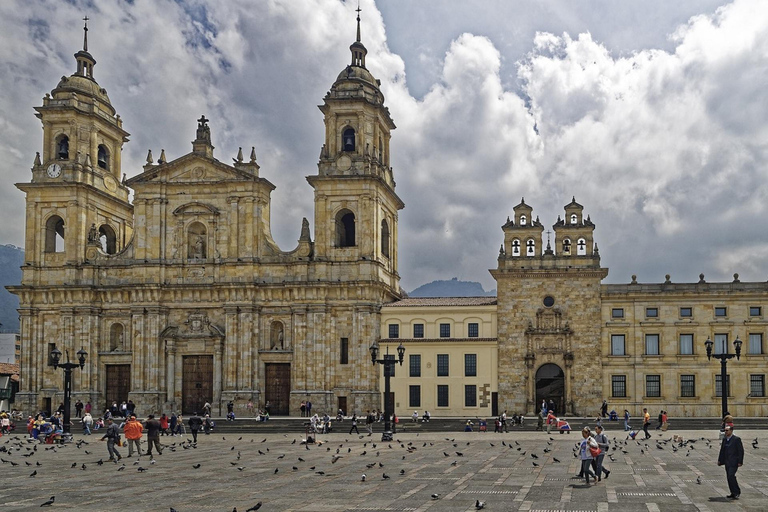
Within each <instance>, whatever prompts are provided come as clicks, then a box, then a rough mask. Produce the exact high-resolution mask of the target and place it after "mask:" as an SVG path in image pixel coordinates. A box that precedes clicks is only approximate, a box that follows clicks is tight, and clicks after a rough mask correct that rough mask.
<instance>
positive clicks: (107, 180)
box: [104, 176, 117, 192]
mask: <svg viewBox="0 0 768 512" xmlns="http://www.w3.org/2000/svg"><path fill="white" fill-rule="evenodd" d="M104 188H105V189H107V190H109V191H110V192H114V191H115V190H117V182H116V181H115V178H113V177H112V176H104Z"/></svg>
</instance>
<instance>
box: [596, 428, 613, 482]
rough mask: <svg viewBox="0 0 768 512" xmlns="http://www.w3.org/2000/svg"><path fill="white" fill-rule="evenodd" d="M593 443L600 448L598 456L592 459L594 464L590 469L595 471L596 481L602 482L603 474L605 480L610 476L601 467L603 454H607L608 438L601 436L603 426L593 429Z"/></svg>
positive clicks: (608, 472)
mask: <svg viewBox="0 0 768 512" xmlns="http://www.w3.org/2000/svg"><path fill="white" fill-rule="evenodd" d="M593 437H594V439H595V441H596V442H597V446H599V447H600V455H598V456H597V458H596V459H595V458H593V459H592V460H593V461H594V464H593V465H592V467H593V468H594V470H595V474H596V475H597V481H598V482H599V481H601V480H602V478H601V477H602V475H603V473H605V479H606V480H607V479H608V475H610V474H611V472H610V471H608V470H607V469H605V468H604V467H603V459H605V454H606V453H607V452H608V447H609V442H608V436H606V435H605V434H603V426H602V425H597V426H596V427H595V435H594V436H593Z"/></svg>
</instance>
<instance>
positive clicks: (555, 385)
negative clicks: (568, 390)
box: [536, 363, 565, 415]
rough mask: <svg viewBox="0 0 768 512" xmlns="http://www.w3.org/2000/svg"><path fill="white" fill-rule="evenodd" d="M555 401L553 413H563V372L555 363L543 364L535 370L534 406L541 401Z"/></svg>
mask: <svg viewBox="0 0 768 512" xmlns="http://www.w3.org/2000/svg"><path fill="white" fill-rule="evenodd" d="M542 400H546V401H547V402H549V401H550V400H552V401H553V402H555V414H558V415H562V414H564V413H565V374H564V373H563V369H562V368H560V367H559V366H557V365H556V364H552V363H548V364H544V365H542V366H541V368H539V370H538V371H537V372H536V408H537V409H539V408H540V406H541V401H542Z"/></svg>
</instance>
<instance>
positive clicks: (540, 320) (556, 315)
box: [526, 308, 571, 334]
mask: <svg viewBox="0 0 768 512" xmlns="http://www.w3.org/2000/svg"><path fill="white" fill-rule="evenodd" d="M526 332H527V333H528V334H553V333H570V332H571V328H570V327H569V326H568V322H563V312H562V311H561V310H560V309H559V308H540V309H539V310H538V311H537V312H536V324H535V325H534V323H533V322H531V321H529V322H528V329H526Z"/></svg>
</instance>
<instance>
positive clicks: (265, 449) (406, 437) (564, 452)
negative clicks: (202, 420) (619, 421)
mask: <svg viewBox="0 0 768 512" xmlns="http://www.w3.org/2000/svg"><path fill="white" fill-rule="evenodd" d="M339 427H340V428H342V429H343V428H345V427H346V428H349V426H348V425H347V424H346V422H345V423H344V424H341V425H339ZM361 432H363V429H361ZM608 434H609V437H610V438H611V440H612V444H613V439H614V435H615V439H617V441H618V445H617V448H616V449H613V447H612V449H611V451H610V455H611V457H613V458H614V459H615V461H610V460H608V458H606V461H605V464H606V466H607V467H608V469H610V471H611V474H610V477H609V478H608V479H605V480H603V481H602V482H600V483H598V484H596V485H590V486H587V485H585V484H584V482H583V480H575V479H572V478H571V477H573V476H574V475H576V473H577V472H578V470H579V467H580V462H579V460H578V459H576V458H574V456H573V449H574V446H575V444H576V443H577V442H578V441H579V440H580V439H581V435H580V433H579V432H578V431H575V432H573V433H571V434H552V435H551V436H550V435H548V434H546V433H541V432H515V433H509V434H493V433H490V432H489V433H476V432H474V433H464V432H462V433H456V434H447V435H446V434H445V433H421V434H416V433H410V432H403V433H400V434H396V436H395V438H396V441H395V442H392V443H382V442H380V441H379V439H380V437H381V436H380V434H374V436H373V437H368V436H363V437H359V436H357V435H354V434H353V435H347V434H346V431H343V432H342V433H333V434H328V435H320V436H318V437H319V439H318V441H319V442H320V443H321V444H320V445H317V444H315V445H310V446H309V447H306V446H303V445H302V444H301V441H302V436H301V435H294V434H287V435H283V434H265V435H259V434H242V435H240V434H234V435H233V434H221V433H218V434H216V433H214V434H211V435H209V436H206V435H200V436H199V442H198V444H197V447H196V448H193V447H187V448H186V449H185V448H182V444H185V445H186V444H187V441H189V440H190V439H191V436H184V437H175V438H174V437H161V441H162V442H163V443H164V444H167V445H168V446H167V447H166V449H165V450H164V451H163V454H162V455H159V456H158V455H156V456H155V462H154V463H152V462H151V461H150V460H149V458H148V457H146V456H144V457H141V458H140V459H138V460H137V458H136V456H135V455H134V458H127V457H126V456H127V455H128V450H127V448H125V447H123V448H121V449H120V450H121V454H122V456H123V459H122V461H120V462H119V463H117V464H116V463H112V462H106V460H107V458H108V454H107V448H106V443H105V442H99V439H100V436H98V435H92V436H81V435H76V436H75V440H76V441H78V440H85V441H86V442H87V444H81V445H80V447H78V446H77V445H75V444H68V445H65V446H62V447H58V448H55V449H54V447H53V446H51V445H45V444H39V443H37V442H35V443H32V442H28V441H27V440H26V439H25V438H24V437H22V436H4V437H2V438H0V448H2V449H3V451H2V452H0V459H2V461H3V463H2V464H1V465H0V468H1V470H2V479H1V480H0V481H1V482H2V485H0V509H1V510H3V511H4V512H5V511H10V510H39V509H40V505H41V504H42V503H43V502H45V501H46V500H48V499H49V498H50V497H51V496H55V497H56V498H55V503H54V505H53V507H52V508H54V509H79V510H91V511H98V510H109V509H121V508H127V509H129V510H141V511H155V510H157V511H168V510H169V509H170V507H173V508H174V509H176V510H178V511H179V512H189V511H196V510H206V511H207V510H216V511H221V512H230V511H232V510H233V508H235V507H236V508H237V510H238V511H239V512H244V511H246V510H248V509H249V508H251V507H253V506H254V505H255V504H256V503H257V502H259V501H260V502H262V507H261V509H260V510H264V511H291V510H296V511H299V510H301V511H314V512H322V511H334V512H336V511H338V512H342V511H352V510H355V511H426V510H434V511H452V510H457V511H459V510H462V511H466V510H475V503H476V501H477V500H480V501H482V502H485V503H486V506H485V510H520V511H528V512H536V511H539V512H544V511H547V512H550V511H595V512H603V511H622V512H632V511H650V512H653V511H667V510H671V511H696V510H701V511H719V510H728V511H738V510H761V511H763V510H768V500H767V499H766V498H768V463H766V458H765V457H764V456H763V453H764V452H765V453H768V434H767V433H765V432H762V431H761V432H758V431H742V432H737V434H738V435H740V436H741V437H742V439H743V440H744V446H745V450H746V456H745V461H744V467H743V468H741V470H740V471H739V473H738V478H739V483H740V485H741V487H742V496H741V499H740V500H738V501H730V500H728V499H726V498H725V496H726V495H728V494H729V491H728V487H727V485H726V482H725V471H724V470H723V468H720V467H718V466H717V464H716V460H717V453H718V449H719V442H718V441H717V433H716V432H715V433H711V432H708V431H679V432H672V431H670V432H666V433H664V434H663V435H658V433H654V437H653V439H652V440H649V441H648V442H647V443H646V442H645V441H640V443H639V444H638V443H637V442H635V441H632V440H629V441H628V442H627V443H626V444H625V439H624V438H625V435H624V434H623V433H619V432H609V433H608ZM673 435H679V436H682V437H683V439H684V440H685V441H688V443H686V444H684V445H683V446H679V443H674V442H673V441H672V437H673ZM638 437H641V436H638ZM755 438H758V440H759V441H758V445H757V448H753V447H752V446H751V443H752V441H753V440H754V439H755ZM550 439H551V440H550ZM657 441H658V442H660V443H659V444H658V445H657ZM690 441H695V442H693V443H691V442H690ZM174 443H175V446H174V445H173V444H174ZM673 446H674V450H676V451H674V450H673ZM35 447H36V448H37V449H36V451H35V449H34V448H35ZM143 447H146V438H145V440H144V443H143ZM307 448H309V449H307ZM545 449H546V450H548V451H546V452H545ZM6 450H7V451H6ZM534 455H536V456H537V457H538V458H534V457H533V456H534ZM100 459H102V460H103V461H105V462H103V465H98V461H99V460H100ZM334 461H335V462H334ZM557 461H559V462H557ZM12 463H13V464H15V465H13V464H12ZM534 463H535V464H536V465H534ZM197 465H199V467H197V468H196V466H197ZM140 468H143V469H144V470H142V471H139V469H140ZM33 471H36V472H37V473H36V475H35V476H30V475H31V474H32V473H33ZM363 474H365V475H366V478H365V481H362V475H363ZM385 474H386V475H387V477H388V478H385V477H384V475H385ZM697 480H699V482H700V483H698V482H697ZM432 495H438V496H437V497H436V498H433V496H432Z"/></svg>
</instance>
